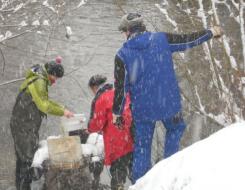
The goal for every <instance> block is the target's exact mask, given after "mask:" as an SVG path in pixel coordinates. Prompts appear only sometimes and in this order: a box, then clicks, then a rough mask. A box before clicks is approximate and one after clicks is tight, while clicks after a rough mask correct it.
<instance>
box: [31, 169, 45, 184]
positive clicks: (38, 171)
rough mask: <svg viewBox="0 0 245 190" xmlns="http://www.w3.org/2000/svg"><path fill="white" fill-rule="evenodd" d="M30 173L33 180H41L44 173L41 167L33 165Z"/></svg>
mask: <svg viewBox="0 0 245 190" xmlns="http://www.w3.org/2000/svg"><path fill="white" fill-rule="evenodd" d="M30 174H31V176H32V180H33V181H37V180H39V179H40V178H41V177H42V175H43V169H42V168H39V167H31V169H30Z"/></svg>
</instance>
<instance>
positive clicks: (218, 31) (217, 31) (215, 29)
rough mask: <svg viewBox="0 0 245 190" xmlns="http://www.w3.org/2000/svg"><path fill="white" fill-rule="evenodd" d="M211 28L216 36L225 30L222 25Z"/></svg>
mask: <svg viewBox="0 0 245 190" xmlns="http://www.w3.org/2000/svg"><path fill="white" fill-rule="evenodd" d="M210 30H211V32H212V34H213V37H214V38H218V37H220V36H222V35H223V31H222V29H221V27H220V26H213V27H211V28H210Z"/></svg>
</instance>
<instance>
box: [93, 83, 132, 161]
mask: <svg viewBox="0 0 245 190" xmlns="http://www.w3.org/2000/svg"><path fill="white" fill-rule="evenodd" d="M113 98H114V90H113V88H112V85H109V84H107V85H105V86H104V87H102V88H101V89H99V90H98V92H97V94H96V96H95V98H94V100H93V103H92V106H91V115H90V120H89V123H88V131H89V132H100V131H101V132H103V138H104V147H105V165H111V163H112V162H113V161H115V160H117V159H118V158H120V157H122V156H124V155H126V154H127V153H129V152H132V151H133V139H132V136H131V132H130V128H131V123H132V115H131V111H130V106H129V104H130V101H129V96H127V98H126V103H125V108H124V111H123V114H122V115H123V119H124V126H123V130H119V129H118V128H117V127H116V126H115V125H113V122H112V106H113Z"/></svg>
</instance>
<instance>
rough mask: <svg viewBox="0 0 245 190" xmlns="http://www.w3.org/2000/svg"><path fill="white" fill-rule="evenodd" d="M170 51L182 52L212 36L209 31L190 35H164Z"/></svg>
mask: <svg viewBox="0 0 245 190" xmlns="http://www.w3.org/2000/svg"><path fill="white" fill-rule="evenodd" d="M166 36H167V39H168V43H169V45H170V50H171V51H172V52H176V51H184V50H186V49H189V48H192V47H194V46H197V45H200V44H202V43H203V42H206V41H207V40H209V39H211V38H212V37H213V34H212V32H211V30H202V31H199V32H194V33H191V34H171V33H166Z"/></svg>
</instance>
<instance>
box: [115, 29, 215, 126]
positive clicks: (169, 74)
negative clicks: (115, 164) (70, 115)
mask: <svg viewBox="0 0 245 190" xmlns="http://www.w3.org/2000/svg"><path fill="white" fill-rule="evenodd" d="M211 37H212V33H211V31H209V30H206V31H205V34H204V35H202V36H200V37H199V38H197V39H195V40H191V41H188V42H185V43H169V40H168V38H167V34H166V33H163V32H157V33H151V32H144V33H143V34H139V35H137V36H136V37H134V38H132V39H130V40H128V41H127V42H125V43H124V44H123V47H122V48H121V49H120V50H119V51H118V53H117V56H118V57H119V58H120V59H121V61H122V62H123V63H124V67H125V79H124V94H126V92H129V93H130V98H131V103H132V112H133V117H134V120H136V121H157V120H162V119H166V118H170V117H172V116H174V115H175V114H176V113H178V112H179V111H180V110H181V96H180V90H179V87H178V82H177V79H176V76H175V72H174V66H173V60H172V53H173V52H176V51H183V50H185V49H187V48H191V47H193V46H196V45H199V44H201V43H202V42H204V41H207V40H209V39H210V38H211ZM122 104H124V101H122ZM123 107H124V106H123V105H122V106H121V108H123ZM114 113H115V112H114ZM120 113H121V110H118V113H115V114H120Z"/></svg>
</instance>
